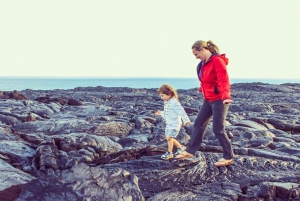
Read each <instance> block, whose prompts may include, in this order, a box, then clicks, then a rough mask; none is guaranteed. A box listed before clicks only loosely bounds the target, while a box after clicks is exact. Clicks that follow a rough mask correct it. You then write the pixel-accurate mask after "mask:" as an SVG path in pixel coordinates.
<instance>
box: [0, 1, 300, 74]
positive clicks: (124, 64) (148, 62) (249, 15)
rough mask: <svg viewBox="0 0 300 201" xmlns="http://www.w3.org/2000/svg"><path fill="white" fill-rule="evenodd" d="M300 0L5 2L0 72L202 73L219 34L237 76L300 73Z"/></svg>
mask: <svg viewBox="0 0 300 201" xmlns="http://www.w3.org/2000/svg"><path fill="white" fill-rule="evenodd" d="M299 25H300V1H299V0H287V1H283V0H263V1H262V0H251V1H249V0H248V1H246V0H226V1H225V0H215V1H201V0H189V1H182V0H181V1H179V0H164V1H161V0H160V1H158V0H152V1H145V0H126V1H116V0H109V1H108V0H97V1H96V0H90V1H78V0H72V1H70V0H69V1H68V0H59V1H58V0H52V1H44V0H38V1H32V0H28V1H23V0H9V1H1V2H0V31H1V32H0V33H1V34H0V55H1V57H0V69H1V73H0V76H62V77H66V76H76V77H78V76H84V77H195V76H196V66H197V64H198V62H199V60H196V59H195V57H194V55H193V54H192V50H191V46H192V44H193V43H194V42H195V41H197V40H205V41H208V40H212V41H213V42H214V43H215V44H216V45H218V47H219V49H220V52H221V53H225V54H226V56H227V57H228V58H229V64H228V67H227V68H228V73H229V76H230V77H231V78H271V79H274V78H279V79H280V78H293V79H300V65H299V59H298V58H299V48H300V39H299V37H300V27H299Z"/></svg>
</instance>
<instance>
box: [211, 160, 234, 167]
mask: <svg viewBox="0 0 300 201" xmlns="http://www.w3.org/2000/svg"><path fill="white" fill-rule="evenodd" d="M232 163H233V162H232V159H229V160H226V159H224V158H221V159H220V160H219V161H218V162H216V163H215V166H217V167H220V166H226V165H231V164H232Z"/></svg>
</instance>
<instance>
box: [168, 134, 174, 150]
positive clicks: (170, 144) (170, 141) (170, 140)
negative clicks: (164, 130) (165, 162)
mask: <svg viewBox="0 0 300 201" xmlns="http://www.w3.org/2000/svg"><path fill="white" fill-rule="evenodd" d="M173 140H174V138H172V137H167V141H168V151H169V152H171V153H172V151H173Z"/></svg>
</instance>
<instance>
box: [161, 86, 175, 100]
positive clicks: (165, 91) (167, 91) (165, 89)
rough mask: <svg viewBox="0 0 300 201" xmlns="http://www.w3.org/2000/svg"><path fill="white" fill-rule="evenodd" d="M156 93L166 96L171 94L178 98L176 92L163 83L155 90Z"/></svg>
mask: <svg viewBox="0 0 300 201" xmlns="http://www.w3.org/2000/svg"><path fill="white" fill-rule="evenodd" d="M157 93H158V94H166V95H168V96H170V95H171V96H173V98H175V99H177V100H178V94H177V91H176V90H175V89H174V88H173V87H172V86H170V85H168V84H163V85H162V86H161V87H159V89H158V90H157Z"/></svg>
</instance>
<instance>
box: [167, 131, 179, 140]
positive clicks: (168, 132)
mask: <svg viewBox="0 0 300 201" xmlns="http://www.w3.org/2000/svg"><path fill="white" fill-rule="evenodd" d="M178 133H179V130H176V129H166V130H165V135H166V137H173V138H175V137H176V136H177V135H178Z"/></svg>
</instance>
